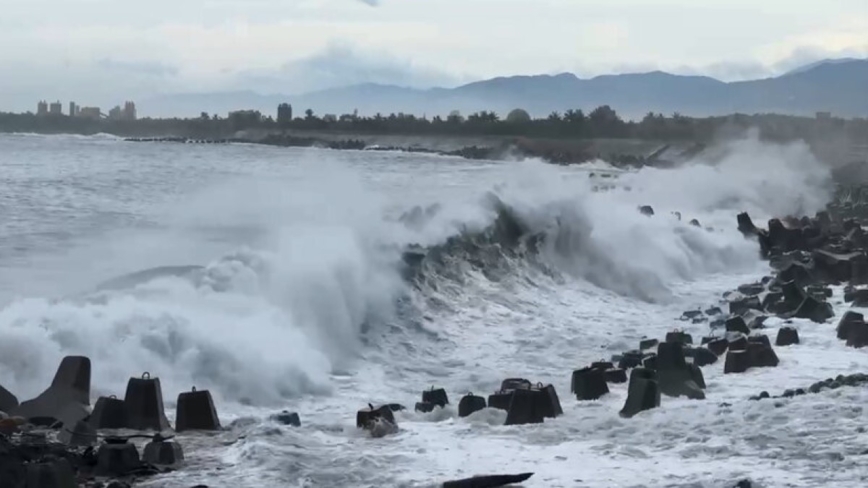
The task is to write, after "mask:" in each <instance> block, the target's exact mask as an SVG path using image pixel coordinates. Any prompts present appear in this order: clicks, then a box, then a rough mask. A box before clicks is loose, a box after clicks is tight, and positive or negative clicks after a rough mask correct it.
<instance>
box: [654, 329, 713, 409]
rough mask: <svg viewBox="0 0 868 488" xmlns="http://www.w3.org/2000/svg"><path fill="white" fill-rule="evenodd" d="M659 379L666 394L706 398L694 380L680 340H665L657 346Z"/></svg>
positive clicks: (697, 398)
mask: <svg viewBox="0 0 868 488" xmlns="http://www.w3.org/2000/svg"><path fill="white" fill-rule="evenodd" d="M700 374H701V373H700ZM657 381H658V382H659V385H660V392H661V393H663V394H664V395H667V396H672V397H679V396H686V397H687V398H690V399H692V400H704V399H705V393H703V392H702V389H701V388H700V387H699V385H697V384H696V382H694V381H693V373H692V372H691V369H690V367H689V366H688V365H687V361H686V360H685V357H684V347H683V346H682V345H681V343H679V342H664V343H661V344H659V345H658V346H657Z"/></svg>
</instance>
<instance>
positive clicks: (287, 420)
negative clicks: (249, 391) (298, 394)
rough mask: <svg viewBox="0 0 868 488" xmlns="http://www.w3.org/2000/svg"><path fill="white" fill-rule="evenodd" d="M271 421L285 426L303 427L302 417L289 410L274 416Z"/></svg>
mask: <svg viewBox="0 0 868 488" xmlns="http://www.w3.org/2000/svg"><path fill="white" fill-rule="evenodd" d="M271 419H272V420H274V421H275V422H278V423H281V424H283V425H291V426H293V427H301V417H299V415H298V413H296V412H290V411H289V410H284V411H282V412H280V413H278V414H274V415H272V416H271Z"/></svg>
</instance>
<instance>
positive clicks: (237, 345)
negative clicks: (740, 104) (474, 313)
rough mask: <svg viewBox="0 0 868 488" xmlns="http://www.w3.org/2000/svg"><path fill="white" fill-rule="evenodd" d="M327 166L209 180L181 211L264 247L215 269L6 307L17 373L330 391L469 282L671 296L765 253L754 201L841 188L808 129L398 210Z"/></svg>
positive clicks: (554, 170) (534, 175)
mask: <svg viewBox="0 0 868 488" xmlns="http://www.w3.org/2000/svg"><path fill="white" fill-rule="evenodd" d="M323 166H325V168H323ZM317 168H318V169H316V170H313V169H311V170H310V173H311V174H309V175H307V180H306V181H305V183H304V186H299V187H298V188H297V191H296V189H294V190H293V191H292V192H287V190H286V188H285V187H282V186H274V185H270V184H269V183H262V182H258V183H255V184H251V183H250V182H246V183H244V184H243V185H242V184H237V183H236V184H234V185H233V186H232V187H231V188H229V189H227V188H222V189H219V190H212V191H211V192H210V193H206V194H205V195H199V196H198V197H197V198H198V204H197V203H195V202H194V203H192V204H188V205H187V206H186V208H187V210H188V212H189V215H187V216H186V219H187V220H186V222H185V220H184V217H183V216H182V217H181V218H180V220H178V217H177V215H176V216H175V217H176V223H180V224H181V227H184V228H189V229H194V230H195V231H196V232H199V231H201V230H202V229H203V228H204V229H209V228H215V227H218V228H220V229H222V230H223V231H227V229H229V230H231V232H236V233H238V234H239V235H235V236H234V237H239V239H240V240H241V241H242V242H243V241H244V239H243V237H244V236H256V243H255V245H249V246H247V247H243V246H242V247H241V248H240V250H237V251H234V252H231V253H228V254H226V255H225V256H223V257H222V258H219V259H217V260H215V261H214V262H212V263H210V264H207V265H204V266H201V267H197V266H180V267H178V266H173V267H168V268H164V269H162V270H156V271H152V272H144V273H136V274H134V275H132V276H126V277H122V278H120V279H116V280H112V281H110V282H109V284H110V285H112V286H103V287H100V288H99V289H98V290H96V291H90V292H87V293H85V294H78V295H75V296H70V297H67V298H63V299H47V298H27V299H20V300H17V301H15V302H13V303H11V304H10V305H8V306H7V307H5V308H4V309H2V310H0V328H2V330H4V341H2V342H0V369H2V371H0V372H2V376H3V377H5V378H13V381H14V384H12V385H6V386H7V387H9V388H10V389H12V390H13V391H16V392H17V393H19V396H28V395H33V394H36V393H38V392H39V391H40V390H41V389H42V388H43V387H44V385H45V384H47V382H48V381H49V380H50V377H51V375H52V374H53V372H54V368H55V367H56V364H57V363H58V361H59V359H60V358H61V357H62V356H64V355H67V354H86V355H89V356H90V357H91V358H92V359H93V360H94V363H95V368H94V381H93V384H94V387H95V389H96V390H97V391H96V393H97V394H117V395H120V394H122V392H123V385H125V383H126V380H127V379H128V377H129V376H131V375H137V374H138V373H140V371H139V370H140V369H143V368H144V369H148V371H149V372H150V373H151V374H152V375H154V376H159V377H160V378H161V380H162V381H163V384H164V390H166V391H168V392H179V391H183V390H186V389H188V388H189V387H190V386H192V385H196V386H197V387H199V388H209V389H211V390H212V392H213V393H214V394H215V395H216V396H217V398H218V399H225V400H231V401H236V402H242V403H247V402H249V403H254V404H257V405H265V404H280V403H281V402H284V401H285V400H286V399H287V398H292V397H295V396H298V395H304V394H324V393H328V392H329V391H330V388H331V386H330V385H331V381H330V377H329V376H330V375H331V374H333V373H335V372H341V371H346V370H350V369H352V368H353V367H354V364H357V361H358V360H362V359H363V358H364V356H365V354H366V351H369V350H371V349H372V348H373V349H376V348H377V347H378V344H377V343H376V340H375V339H374V338H376V337H378V336H382V335H383V334H390V333H393V332H397V333H400V334H412V333H413V331H412V330H411V329H412V327H411V325H410V324H418V320H419V318H420V317H422V316H426V317H428V318H429V320H435V321H436V320H437V317H441V318H442V319H443V320H446V315H441V314H448V313H461V307H460V306H458V305H457V304H458V302H459V299H461V302H462V305H461V306H466V303H467V297H468V295H470V298H471V299H472V298H473V294H474V293H475V291H476V290H477V289H478V288H479V287H481V286H485V287H487V288H489V289H491V288H494V289H496V290H497V293H500V294H502V295H504V296H507V297H508V295H509V293H510V290H512V289H514V288H515V287H533V286H535V284H536V283H539V282H540V281H541V280H546V281H547V283H552V284H553V285H554V286H571V283H575V282H576V280H581V281H586V282H589V283H591V284H593V285H595V286H597V287H600V288H604V289H606V290H609V291H611V292H612V293H617V294H621V295H625V296H629V297H632V298H635V299H637V300H643V301H652V302H657V301H666V300H668V299H669V298H670V296H669V290H668V284H670V283H672V282H673V281H679V280H693V279H699V278H701V277H702V276H704V275H707V274H710V273H724V272H733V271H743V270H744V269H747V268H751V267H755V266H756V265H757V263H758V255H757V249H756V246H755V245H754V244H753V243H751V242H749V241H746V240H745V239H743V238H742V236H741V235H740V234H738V232H737V231H736V230H735V225H734V215H735V213H736V212H740V211H745V210H746V211H749V212H751V213H752V214H753V215H755V216H756V217H758V218H764V217H769V216H771V215H775V214H779V213H785V212H791V211H796V212H801V213H807V212H812V211H815V210H817V209H819V208H820V207H821V206H822V205H823V204H824V203H825V201H826V199H827V198H828V195H829V193H828V192H829V187H828V178H829V176H828V171H827V170H826V169H825V168H823V167H822V166H821V165H820V164H819V163H817V162H816V161H815V160H814V159H813V158H812V157H811V156H810V154H809V152H808V151H807V149H806V148H805V147H804V146H802V145H790V146H768V145H764V144H761V143H759V142H757V141H756V140H752V139H749V140H745V141H740V142H738V143H733V144H730V145H728V146H724V147H722V148H721V150H720V152H719V153H716V154H714V157H712V158H709V159H706V160H697V161H693V162H691V163H690V164H687V165H684V166H682V167H680V168H675V169H667V170H658V169H653V168H648V169H643V170H640V171H637V172H632V173H623V174H620V175H619V176H618V177H617V178H605V179H604V180H605V181H603V180H601V179H600V178H598V177H597V176H590V173H591V172H592V171H593V168H575V167H573V168H562V167H555V166H551V165H546V164H543V163H541V162H538V161H525V162H516V163H508V164H498V165H492V166H491V168H492V169H491V175H489V177H488V179H487V180H486V181H485V182H483V183H481V184H480V185H478V186H477V187H476V188H475V189H474V190H473V191H471V192H469V194H468V195H465V197H463V198H449V199H441V200H438V201H434V202H427V203H425V202H419V203H418V206H412V205H411V206H410V207H409V208H410V209H409V210H407V208H408V207H407V206H406V203H407V202H401V204H402V205H405V206H404V207H403V208H400V209H399V211H398V212H394V211H393V210H394V209H393V208H392V206H390V205H389V204H390V203H391V202H388V201H386V200H387V199H384V198H383V196H382V195H381V194H376V193H372V192H370V191H369V190H367V189H366V187H365V184H364V183H362V182H361V181H358V180H357V179H354V178H353V177H349V176H346V175H347V173H350V174H352V171H350V170H349V169H347V168H334V167H329V166H328V165H325V164H323V165H319V166H318V167H317ZM601 182H602V183H604V184H602V185H601ZM601 186H605V187H607V188H608V189H607V190H606V191H599V189H600V187H601ZM228 191H231V195H232V199H231V202H232V203H231V208H230V207H229V206H227V205H229V204H227V198H226V197H227V192H228ZM639 205H652V206H653V207H654V210H655V215H654V216H650V217H649V216H646V215H643V214H642V213H640V212H639V211H638V210H637V207H638V206H639ZM402 210H403V212H402ZM390 211H391V212H390ZM675 212H679V213H680V215H681V218H680V219H679V218H678V217H676V216H675V214H674V213H675ZM694 218H695V219H697V220H698V221H699V222H700V224H701V225H700V226H695V225H691V224H690V223H689V221H690V220H691V219H694ZM193 222H195V225H193V224H192V223H193ZM189 229H188V230H189ZM227 232H229V231H227ZM185 238H186V239H189V238H190V235H189V234H188V235H185ZM170 244H171V243H166V249H171V245H170ZM121 258H123V256H122V255H121ZM130 262H134V261H133V260H130ZM164 264H166V263H164ZM396 304H397V306H396ZM432 317H433V318H432ZM417 340H419V341H423V340H425V339H424V338H421V337H419V338H417ZM105 365H110V367H105ZM166 397H167V399H171V398H172V397H173V393H167V394H166Z"/></svg>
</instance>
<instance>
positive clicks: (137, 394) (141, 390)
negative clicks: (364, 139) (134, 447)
mask: <svg viewBox="0 0 868 488" xmlns="http://www.w3.org/2000/svg"><path fill="white" fill-rule="evenodd" d="M124 405H125V406H126V413H127V428H130V429H133V430H156V431H161V430H165V429H168V428H169V420H168V419H167V418H166V412H165V410H164V408H163V390H162V388H161V387H160V379H159V378H151V375H150V373H148V372H145V373H144V374H143V375H142V377H141V378H130V380H129V382H128V383H127V392H126V394H125V395H124Z"/></svg>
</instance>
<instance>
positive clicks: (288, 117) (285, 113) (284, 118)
mask: <svg viewBox="0 0 868 488" xmlns="http://www.w3.org/2000/svg"><path fill="white" fill-rule="evenodd" d="M290 122H292V105H290V104H288V103H281V104H280V105H278V106H277V123H278V124H280V125H287V124H289V123H290Z"/></svg>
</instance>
